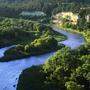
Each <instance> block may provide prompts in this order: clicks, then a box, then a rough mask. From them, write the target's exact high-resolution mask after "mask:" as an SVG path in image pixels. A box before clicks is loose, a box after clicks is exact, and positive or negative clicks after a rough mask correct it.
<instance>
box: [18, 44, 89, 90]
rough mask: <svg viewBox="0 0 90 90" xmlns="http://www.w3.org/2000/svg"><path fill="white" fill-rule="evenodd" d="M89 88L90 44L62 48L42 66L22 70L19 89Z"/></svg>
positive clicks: (64, 89)
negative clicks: (72, 48)
mask: <svg viewBox="0 0 90 90" xmlns="http://www.w3.org/2000/svg"><path fill="white" fill-rule="evenodd" d="M29 88H30V89H31V90H36V89H38V90H89V89H90V44H86V45H84V46H81V47H80V48H78V49H75V50H71V49H69V48H66V47H65V48H62V49H61V50H59V51H57V53H56V54H55V55H54V56H52V57H51V58H50V59H49V60H48V61H46V63H45V64H44V65H42V66H33V67H31V68H29V69H26V70H24V71H23V72H22V74H21V75H20V78H19V83H18V86H17V90H28V89H29Z"/></svg>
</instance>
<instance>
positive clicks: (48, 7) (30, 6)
mask: <svg viewBox="0 0 90 90" xmlns="http://www.w3.org/2000/svg"><path fill="white" fill-rule="evenodd" d="M82 2H83V0H81V1H80V0H67V2H66V0H14V1H13V0H1V1H0V16H8V17H20V16H19V15H20V13H21V12H22V11H43V12H44V13H46V14H47V16H48V17H49V16H52V13H53V11H55V12H57V11H59V12H60V11H61V10H62V8H63V11H70V10H71V11H73V10H74V11H78V10H79V8H80V7H87V6H88V5H89V4H90V3H89V0H87V1H84V3H82ZM86 3H87V4H88V5H87V4H86ZM62 4H63V5H62Z"/></svg>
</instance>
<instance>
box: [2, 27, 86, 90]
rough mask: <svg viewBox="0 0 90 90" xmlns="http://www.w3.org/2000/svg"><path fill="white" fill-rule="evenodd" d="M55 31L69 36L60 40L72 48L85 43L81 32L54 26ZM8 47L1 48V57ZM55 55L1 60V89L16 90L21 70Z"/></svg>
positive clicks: (41, 62)
mask: <svg viewBox="0 0 90 90" xmlns="http://www.w3.org/2000/svg"><path fill="white" fill-rule="evenodd" d="M53 29H54V31H57V32H58V33H62V34H64V35H66V36H67V38H68V39H67V40H65V41H62V42H59V43H62V44H64V45H66V46H68V47H71V48H72V49H75V48H77V47H79V46H80V45H82V44H84V38H83V37H82V36H81V35H79V34H72V33H69V32H67V31H63V30H58V29H57V28H53ZM7 49H8V47H5V48H1V49H0V57H2V56H3V55H4V52H5V51H6V50H7ZM52 55H54V52H52V53H48V54H44V55H40V56H32V57H29V58H26V59H21V60H17V61H11V62H1V63H0V90H16V86H17V83H18V78H19V75H20V74H21V72H22V71H23V70H24V69H26V68H28V67H31V66H32V65H40V64H43V63H44V62H45V61H46V60H47V59H48V58H50V57H51V56H52Z"/></svg>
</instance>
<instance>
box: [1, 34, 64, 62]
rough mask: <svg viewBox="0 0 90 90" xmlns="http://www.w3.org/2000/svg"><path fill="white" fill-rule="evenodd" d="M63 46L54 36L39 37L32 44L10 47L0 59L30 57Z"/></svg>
mask: <svg viewBox="0 0 90 90" xmlns="http://www.w3.org/2000/svg"><path fill="white" fill-rule="evenodd" d="M62 47H64V45H62V44H61V45H59V46H58V42H57V40H55V39H54V38H53V37H52V36H44V37H41V38H39V39H35V40H34V41H33V42H31V43H30V44H26V45H17V46H15V47H12V48H10V49H8V50H7V51H6V52H5V53H4V56H3V57H2V58H1V59H0V61H4V62H6V61H10V60H16V59H20V58H25V57H29V56H32V55H40V54H44V53H48V52H51V51H55V50H57V49H60V48H62Z"/></svg>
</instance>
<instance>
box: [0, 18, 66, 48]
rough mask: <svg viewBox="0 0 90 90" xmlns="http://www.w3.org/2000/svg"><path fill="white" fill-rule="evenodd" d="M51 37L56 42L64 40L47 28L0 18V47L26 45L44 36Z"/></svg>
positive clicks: (36, 24) (37, 24) (21, 20)
mask: <svg viewBox="0 0 90 90" xmlns="http://www.w3.org/2000/svg"><path fill="white" fill-rule="evenodd" d="M45 33H46V34H47V35H52V36H53V37H55V38H56V39H57V37H58V36H61V37H59V39H58V40H62V39H61V38H63V39H65V37H64V36H63V35H60V34H58V33H56V32H54V31H53V30H52V28H50V27H48V26H44V25H41V24H39V23H35V22H32V21H30V20H23V19H10V18H0V47H4V46H8V45H12V44H27V43H30V42H31V41H33V40H34V39H36V38H39V37H40V36H43V35H44V34H45Z"/></svg>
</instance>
